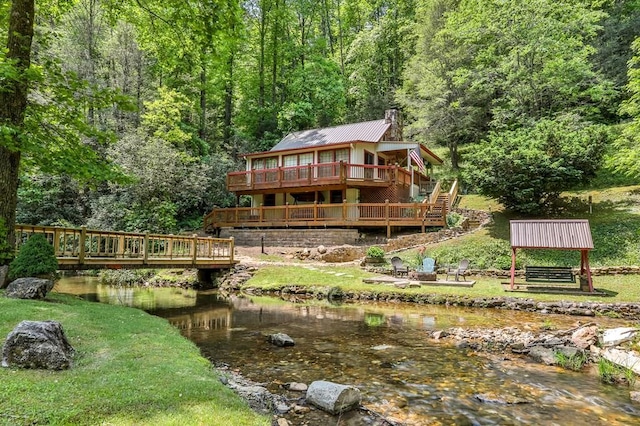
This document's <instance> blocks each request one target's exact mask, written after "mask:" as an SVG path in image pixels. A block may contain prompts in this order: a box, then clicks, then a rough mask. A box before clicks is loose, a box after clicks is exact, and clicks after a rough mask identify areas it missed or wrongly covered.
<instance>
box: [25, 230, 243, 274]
mask: <svg viewBox="0 0 640 426" xmlns="http://www.w3.org/2000/svg"><path fill="white" fill-rule="evenodd" d="M33 234H43V235H45V237H46V238H47V240H48V241H49V242H50V243H51V244H52V245H53V248H54V251H55V254H56V257H57V259H58V265H59V268H60V269H61V270H80V269H121V268H122V269H137V268H195V269H229V268H231V267H232V266H233V265H235V264H236V262H235V261H234V259H233V251H234V243H233V238H212V237H199V236H197V235H193V236H184V235H161V234H150V233H136V232H119V231H99V230H89V229H86V228H85V227H82V228H64V227H53V226H32V225H16V251H18V250H20V246H21V245H22V244H24V243H25V242H26V241H27V240H28V239H29V237H30V236H31V235H33Z"/></svg>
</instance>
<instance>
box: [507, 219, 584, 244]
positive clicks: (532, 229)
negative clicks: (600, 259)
mask: <svg viewBox="0 0 640 426" xmlns="http://www.w3.org/2000/svg"><path fill="white" fill-rule="evenodd" d="M510 227H511V247H512V248H514V249H515V248H536V249H567V250H591V249H593V239H592V238H591V228H589V221H588V220H587V219H554V220H512V221H510Z"/></svg>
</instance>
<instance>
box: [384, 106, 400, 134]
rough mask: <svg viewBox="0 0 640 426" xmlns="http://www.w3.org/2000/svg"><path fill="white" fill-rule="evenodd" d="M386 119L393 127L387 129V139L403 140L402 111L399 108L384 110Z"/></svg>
mask: <svg viewBox="0 0 640 426" xmlns="http://www.w3.org/2000/svg"><path fill="white" fill-rule="evenodd" d="M384 121H385V122H386V123H391V127H390V128H389V130H388V131H387V135H386V136H387V137H386V140H388V141H401V140H402V119H401V117H400V111H398V110H397V109H388V110H386V111H385V112H384Z"/></svg>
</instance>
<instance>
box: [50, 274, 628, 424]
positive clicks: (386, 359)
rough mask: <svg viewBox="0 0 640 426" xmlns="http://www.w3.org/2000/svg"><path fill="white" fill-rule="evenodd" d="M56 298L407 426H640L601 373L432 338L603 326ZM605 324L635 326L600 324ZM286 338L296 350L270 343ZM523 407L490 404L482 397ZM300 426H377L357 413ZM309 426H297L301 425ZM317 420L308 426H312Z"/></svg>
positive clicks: (156, 294) (176, 297) (424, 310)
mask: <svg viewBox="0 0 640 426" xmlns="http://www.w3.org/2000/svg"><path fill="white" fill-rule="evenodd" d="M54 291H58V292H62V293H71V294H76V295H79V296H81V297H83V298H85V299H88V300H93V301H99V302H103V303H114V304H124V305H128V306H134V307H138V308H140V309H144V310H146V311H148V312H150V313H152V314H154V315H157V316H160V317H163V318H166V319H167V320H168V321H169V322H170V323H171V324H173V325H174V326H175V327H177V328H178V329H179V330H180V332H181V333H182V334H183V335H184V336H185V337H187V338H189V339H191V340H192V341H193V342H194V343H195V344H196V345H198V346H199V347H200V349H201V351H202V353H203V354H204V355H205V356H206V357H207V358H209V359H210V360H211V361H213V362H214V363H216V364H222V363H224V364H227V365H229V366H230V367H231V368H235V369H238V370H239V371H240V372H242V374H243V375H244V376H245V377H247V378H249V379H251V380H254V381H256V382H261V383H265V384H266V385H267V387H268V388H269V389H270V390H271V391H274V392H276V393H282V392H283V391H282V388H281V386H280V385H281V384H283V383H287V382H302V383H307V384H309V383H311V382H312V381H314V380H330V381H335V382H339V383H344V384H350V385H354V386H356V387H358V388H359V389H360V390H361V391H362V393H363V405H365V406H366V407H367V408H369V409H371V410H374V411H376V412H378V413H380V414H381V415H384V416H385V417H388V418H390V419H394V420H395V421H398V422H402V423H404V424H407V425H450V424H456V425H493V424H500V425H505V424H509V425H520V424H526V425H593V424H607V425H631V424H640V409H639V407H638V406H635V405H634V404H633V403H632V402H631V401H630V399H629V390H628V389H626V388H622V387H616V386H610V385H604V384H602V383H601V382H600V381H599V379H598V377H597V374H596V373H595V372H594V371H589V372H579V373H578V372H572V371H567V370H564V369H561V368H556V367H548V366H543V365H539V364H536V363H533V362H530V361H528V360H527V359H526V358H522V357H520V356H517V355H508V356H497V355H487V354H477V353H475V352H473V351H470V350H468V349H464V348H457V347H456V346H455V345H454V344H453V343H447V342H436V341H433V340H432V339H430V338H428V336H427V332H428V331H431V330H437V329H445V328H448V327H457V326H460V327H503V326H509V325H517V326H519V327H529V328H531V329H538V328H540V327H541V326H543V325H546V326H549V325H553V326H556V327H558V328H569V327H571V326H574V325H575V323H576V321H578V320H581V321H583V322H587V321H593V320H594V319H593V318H579V317H566V316H559V315H558V316H556V315H541V314H533V313H524V312H514V311H500V310H492V309H475V310H474V309H467V308H455V307H442V306H414V305H407V304H343V305H333V304H330V303H328V302H325V301H318V302H314V303H312V304H305V305H301V304H293V303H288V302H284V301H281V300H279V299H276V298H268V297H231V298H228V299H224V298H222V297H220V296H219V295H218V294H217V293H216V292H213V291H208V292H197V291H193V290H182V289H152V290H151V289H132V288H123V287H110V286H105V285H100V284H98V282H97V280H95V279H92V278H86V277H70V278H64V279H63V280H61V281H60V282H58V283H57V284H56V288H55V289H54ZM595 321H596V322H598V323H599V324H600V325H602V326H604V327H617V326H628V325H633V324H631V323H630V322H629V321H622V320H614V319H608V318H598V319H595ZM277 332H283V333H286V334H288V335H289V336H291V337H292V338H293V339H294V340H295V342H296V345H295V346H293V347H287V348H279V347H275V346H272V345H271V344H269V343H267V342H266V339H265V336H266V335H268V334H272V333H277ZM479 394H481V395H485V396H489V397H508V398H511V397H516V398H519V399H521V400H526V401H527V402H526V403H521V404H503V403H502V404H501V403H497V402H494V403H488V402H481V401H480V400H479V399H478V398H477V397H476V395H479ZM288 418H289V420H290V421H291V422H292V423H293V424H309V425H324V424H341V425H365V424H371V423H370V418H363V417H362V416H357V415H354V414H349V415H344V416H342V417H340V418H338V417H336V418H330V417H325V418H324V420H316V421H314V420H310V418H309V417H308V416H307V417H300V418H297V417H295V416H294V415H290V416H289V417H288ZM296 421H297V422H296ZM305 422H306V423H305Z"/></svg>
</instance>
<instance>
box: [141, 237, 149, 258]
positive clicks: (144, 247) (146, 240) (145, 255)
mask: <svg viewBox="0 0 640 426" xmlns="http://www.w3.org/2000/svg"><path fill="white" fill-rule="evenodd" d="M147 263H149V231H146V232H145V233H144V240H143V243H142V264H143V265H146V264H147Z"/></svg>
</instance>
